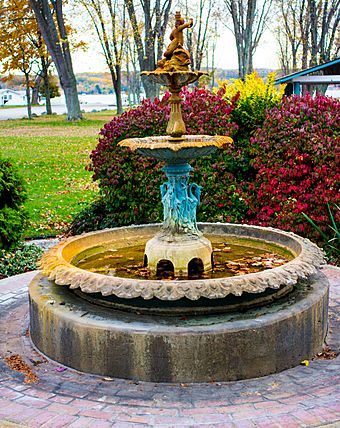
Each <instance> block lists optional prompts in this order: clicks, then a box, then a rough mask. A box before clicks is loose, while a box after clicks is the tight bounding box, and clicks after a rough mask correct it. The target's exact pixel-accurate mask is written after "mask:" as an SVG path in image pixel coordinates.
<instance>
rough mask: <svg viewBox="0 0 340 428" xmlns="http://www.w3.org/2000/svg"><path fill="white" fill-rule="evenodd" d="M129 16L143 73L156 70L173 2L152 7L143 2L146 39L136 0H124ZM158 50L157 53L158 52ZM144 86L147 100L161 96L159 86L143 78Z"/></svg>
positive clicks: (160, 1)
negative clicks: (138, 16) (138, 18)
mask: <svg viewBox="0 0 340 428" xmlns="http://www.w3.org/2000/svg"><path fill="white" fill-rule="evenodd" d="M124 1H125V5H126V8H127V11H128V14H129V18H130V22H131V26H132V31H133V38H134V41H135V45H136V49H137V55H138V62H139V67H140V69H141V71H148V70H154V69H155V68H156V63H157V60H156V58H157V59H159V58H161V57H162V45H163V42H164V34H165V30H166V27H167V25H168V21H169V14H170V9H171V5H172V0H156V1H155V3H154V5H153V7H151V1H150V0H144V1H143V2H142V7H143V21H144V37H142V34H141V29H140V26H139V25H138V20H137V15H136V9H135V4H134V0H124ZM156 49H157V51H156ZM142 84H143V87H144V90H145V94H146V97H147V98H150V99H154V98H155V97H156V96H157V95H158V94H159V86H158V85H157V84H156V83H154V82H150V79H146V78H144V77H143V78H142Z"/></svg>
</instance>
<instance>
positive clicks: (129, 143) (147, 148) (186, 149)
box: [118, 135, 233, 162]
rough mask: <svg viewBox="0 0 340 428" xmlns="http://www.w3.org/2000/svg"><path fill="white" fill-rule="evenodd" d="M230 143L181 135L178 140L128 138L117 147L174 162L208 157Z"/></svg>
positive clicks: (161, 137)
mask: <svg viewBox="0 0 340 428" xmlns="http://www.w3.org/2000/svg"><path fill="white" fill-rule="evenodd" d="M232 142H233V140H232V138H230V137H227V136H220V135H216V136H211V135H182V136H181V137H179V138H173V137H170V136H158V137H145V138H128V139H126V140H123V141H121V142H120V143H119V144H118V145H119V146H121V147H129V148H130V149H131V150H133V151H137V152H138V153H140V154H142V155H144V156H149V157H153V158H157V159H161V160H166V161H171V162H176V161H186V160H190V159H195V158H198V157H201V156H207V155H210V154H211V153H213V152H214V151H215V150H216V149H218V148H222V147H225V146H227V145H229V144H232Z"/></svg>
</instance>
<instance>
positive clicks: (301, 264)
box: [29, 224, 329, 382]
mask: <svg viewBox="0 0 340 428" xmlns="http://www.w3.org/2000/svg"><path fill="white" fill-rule="evenodd" d="M199 227H200V229H201V230H202V231H203V232H204V233H205V234H209V235H211V234H217V235H223V236H225V237H226V238H227V237H228V236H229V237H230V236H242V237H245V236H247V237H251V239H252V240H255V241H256V240H258V243H259V245H263V243H266V242H269V243H271V244H275V245H278V246H280V247H282V248H284V249H286V250H287V251H289V252H290V253H291V254H292V256H293V259H292V260H291V261H289V262H287V263H285V264H284V265H283V266H280V267H277V268H274V269H270V270H267V271H263V272H259V273H256V274H247V275H241V276H236V277H231V278H222V279H221V278H220V279H216V280H212V279H210V280H198V281H190V280H184V281H161V280H159V281H148V280H144V281H143V280H140V281H138V280H135V279H134V280H130V279H127V278H117V277H111V278H110V277H106V276H104V275H99V274H93V275H92V274H91V272H86V271H83V270H82V269H79V268H77V267H76V266H75V264H77V257H80V256H81V255H82V254H83V252H84V251H86V252H88V251H92V252H93V254H95V253H96V252H97V251H99V250H100V249H105V248H107V247H108V246H109V247H111V248H112V245H115V246H118V245H122V246H126V245H131V243H135V242H136V241H138V240H142V241H146V240H147V239H149V237H150V236H153V235H154V234H155V233H157V232H158V231H159V228H160V226H159V225H151V226H132V227H124V228H117V229H111V230H107V231H102V232H94V233H90V234H85V235H82V236H78V237H74V238H70V239H68V240H67V241H65V242H63V243H61V244H59V245H58V246H56V247H55V248H54V249H52V250H50V252H49V254H47V255H46V256H45V258H44V260H43V267H44V270H45V273H43V274H39V275H38V276H37V277H36V278H34V280H33V281H32V282H31V284H30V287H29V297H30V337H31V340H32V341H33V343H34V345H35V346H36V347H37V348H38V349H39V351H40V352H42V353H43V354H45V355H46V356H48V357H49V358H51V359H53V360H55V361H57V362H59V363H61V364H64V365H65V366H68V367H72V368H74V369H77V370H80V371H83V372H88V373H93V374H97V375H100V376H109V377H117V378H126V379H134V380H141V381H152V382H210V381H229V380H237V379H246V378H252V377H258V376H265V375H268V374H271V373H275V372H279V371H282V370H285V369H288V368H290V367H293V366H295V365H298V364H299V363H300V362H301V361H303V360H306V359H310V358H312V357H313V356H314V355H315V354H317V353H318V352H320V351H321V349H322V346H323V343H324V339H325V335H326V332H327V313H328V288H329V284H328V281H327V279H326V277H325V276H324V275H323V274H322V273H321V272H320V270H319V266H320V265H321V264H322V263H323V254H322V251H321V250H320V249H318V248H317V247H316V246H315V245H313V244H311V243H310V242H309V241H307V240H305V239H302V238H300V237H298V236H296V235H293V234H290V233H286V232H280V231H278V230H274V229H264V228H259V227H250V226H241V225H231V224H200V225H199ZM48 275H49V278H48V277H47V276H48ZM287 286H291V288H292V291H290V292H289V293H288V294H285V295H284V296H283V297H278V298H274V299H272V300H270V301H268V303H267V304H265V305H262V306H261V307H254V306H252V307H245V308H243V310H241V311H240V310H234V311H228V312H227V311H226V312H225V313H223V312H220V313H209V314H203V315H200V314H198V315H197V314H196V315H195V316H192V315H187V316H182V315H177V316H176V315H175V316H170V315H168V314H165V315H152V312H150V314H148V313H147V312H146V313H144V314H140V313H139V312H138V311H135V312H126V311H121V310H119V309H117V308H109V307H105V306H100V305H96V304H95V303H94V302H93V301H88V300H86V299H84V298H82V297H81V296H80V294H82V293H86V294H88V295H89V296H91V294H92V293H101V294H102V295H105V294H108V295H114V296H118V295H120V297H121V298H122V299H124V298H125V299H126V300H127V301H128V300H129V299H131V298H133V296H136V295H137V296H138V297H139V298H140V299H142V298H145V299H154V300H158V301H160V300H159V299H161V298H162V299H165V300H166V299H168V301H170V302H171V300H176V299H192V300H193V301H194V300H199V299H201V298H202V299H212V300H216V299H217V301H218V299H220V298H222V299H223V298H225V296H229V295H230V296H242V293H254V294H257V293H258V294H259V295H260V294H261V293H262V292H263V291H264V290H268V289H271V288H272V289H276V288H280V287H287ZM72 289H74V290H72ZM77 290H79V293H78V291H77ZM80 290H81V292H80ZM123 296H125V297H123ZM183 296H185V297H183ZM203 296H204V297H203ZM208 296H209V297H208Z"/></svg>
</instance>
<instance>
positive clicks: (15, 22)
mask: <svg viewBox="0 0 340 428" xmlns="http://www.w3.org/2000/svg"><path fill="white" fill-rule="evenodd" d="M0 12H1V13H0V26H1V32H0V60H1V62H2V70H3V72H4V73H10V72H11V71H14V70H18V71H20V72H22V73H23V75H24V77H25V86H26V100H27V113H28V117H29V119H31V117H32V109H31V93H30V87H31V84H32V81H31V76H30V75H31V72H32V68H33V67H34V65H35V64H37V63H38V62H39V60H40V58H41V55H43V53H42V49H43V47H42V46H41V47H37V45H36V43H35V42H36V40H37V38H38V37H39V29H38V26H37V23H36V21H35V19H34V14H33V11H32V9H31V8H30V6H29V4H28V2H27V1H26V0H0Z"/></svg>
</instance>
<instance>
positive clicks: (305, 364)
mask: <svg viewBox="0 0 340 428" xmlns="http://www.w3.org/2000/svg"><path fill="white" fill-rule="evenodd" d="M300 365H301V366H306V367H308V366H309V361H308V360H303V361H301V363H300Z"/></svg>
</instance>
